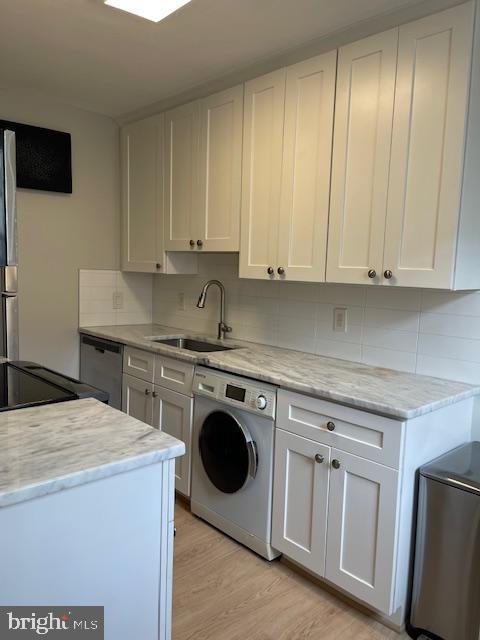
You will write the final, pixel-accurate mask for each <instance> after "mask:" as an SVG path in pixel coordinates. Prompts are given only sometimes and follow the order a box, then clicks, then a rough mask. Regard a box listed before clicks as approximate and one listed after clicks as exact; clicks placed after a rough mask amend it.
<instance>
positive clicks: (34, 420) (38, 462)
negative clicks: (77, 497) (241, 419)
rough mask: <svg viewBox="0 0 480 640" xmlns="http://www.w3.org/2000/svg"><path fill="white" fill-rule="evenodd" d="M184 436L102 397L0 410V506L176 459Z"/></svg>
mask: <svg viewBox="0 0 480 640" xmlns="http://www.w3.org/2000/svg"><path fill="white" fill-rule="evenodd" d="M184 453H185V445H184V443H183V442H180V440H177V439H176V438H173V437H172V436H169V435H167V434H166V433H162V432H161V431H158V430H157V429H153V427H149V426H148V425H146V424H145V423H143V422H140V421H139V420H136V419H135V418H131V417H130V416H127V415H126V414H124V413H122V412H121V411H117V410H116V409H113V408H111V407H108V406H107V405H105V404H102V403H101V402H98V400H94V399H91V398H90V399H86V400H71V401H67V402H59V403H55V404H49V405H44V406H40V407H32V408H29V409H17V410H14V411H4V412H2V413H0V507H7V506H9V505H12V504H15V503H18V502H23V501H25V500H30V499H32V498H37V497H39V496H43V495H46V494H50V493H56V492H57V491H62V490H64V489H68V488H70V487H75V486H78V485H81V484H86V483H87V482H92V481H93V480H99V479H101V478H106V477H108V476H113V475H116V474H118V473H122V472H124V471H130V470H132V469H137V468H139V467H143V466H147V465H150V464H154V463H156V462H161V461H163V460H169V459H171V458H176V457H177V456H181V455H183V454H184Z"/></svg>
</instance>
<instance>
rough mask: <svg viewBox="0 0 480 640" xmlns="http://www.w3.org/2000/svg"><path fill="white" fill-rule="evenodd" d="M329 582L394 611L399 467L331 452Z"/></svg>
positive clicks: (327, 563)
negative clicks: (390, 466)
mask: <svg viewBox="0 0 480 640" xmlns="http://www.w3.org/2000/svg"><path fill="white" fill-rule="evenodd" d="M331 456H332V462H331V466H330V468H331V472H330V487H329V501H328V527H327V554H326V566H325V577H326V578H327V580H329V581H330V582H332V583H333V584H336V585H337V586H339V587H341V588H342V589H344V590H345V591H348V592H349V593H351V594H352V595H354V596H356V597H357V598H360V599H361V600H362V601H363V602H366V603H367V604H369V605H371V606H372V607H374V608H375V609H378V610H379V611H383V612H384V613H386V614H390V613H392V606H393V595H394V593H393V590H394V566H395V530H396V522H397V502H398V471H396V470H395V469H389V468H388V467H384V466H383V465H380V464H377V463H375V462H371V461H370V460H364V459H363V458H359V457H358V456H353V455H351V454H349V453H344V452H343V451H339V450H338V449H332V450H331Z"/></svg>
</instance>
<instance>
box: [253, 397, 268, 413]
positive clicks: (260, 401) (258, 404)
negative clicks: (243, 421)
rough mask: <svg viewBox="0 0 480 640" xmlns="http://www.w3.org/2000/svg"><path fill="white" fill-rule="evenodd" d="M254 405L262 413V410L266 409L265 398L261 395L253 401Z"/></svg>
mask: <svg viewBox="0 0 480 640" xmlns="http://www.w3.org/2000/svg"><path fill="white" fill-rule="evenodd" d="M255 405H256V407H257V409H261V410H262V411H263V409H266V407H267V399H266V397H265V396H263V395H261V396H258V397H257V399H256V400H255Z"/></svg>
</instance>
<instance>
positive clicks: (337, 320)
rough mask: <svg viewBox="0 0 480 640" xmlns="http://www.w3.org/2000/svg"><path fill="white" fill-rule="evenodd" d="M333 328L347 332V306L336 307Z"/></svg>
mask: <svg viewBox="0 0 480 640" xmlns="http://www.w3.org/2000/svg"><path fill="white" fill-rule="evenodd" d="M333 330H334V331H338V332H340V333H346V332H347V310H346V309H345V307H335V309H334V310H333Z"/></svg>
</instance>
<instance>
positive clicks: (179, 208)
mask: <svg viewBox="0 0 480 640" xmlns="http://www.w3.org/2000/svg"><path fill="white" fill-rule="evenodd" d="M198 119H199V103H198V102H191V103H189V104H185V105H182V106H181V107H177V108H176V109H173V110H172V111H168V112H167V113H166V114H165V218H166V237H165V248H166V250H167V251H188V250H190V249H192V248H193V247H194V245H195V242H196V239H194V236H195V235H196V232H197V229H196V228H194V226H196V225H195V222H196V219H195V213H196V203H195V192H196V188H197V180H198V167H197V158H198V144H199V140H198ZM191 243H193V244H191Z"/></svg>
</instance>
